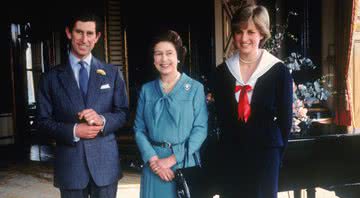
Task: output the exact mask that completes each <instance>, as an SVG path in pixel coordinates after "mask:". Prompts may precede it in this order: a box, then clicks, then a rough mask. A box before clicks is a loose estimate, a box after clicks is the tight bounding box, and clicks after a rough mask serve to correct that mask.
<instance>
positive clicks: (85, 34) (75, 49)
mask: <svg viewBox="0 0 360 198" xmlns="http://www.w3.org/2000/svg"><path fill="white" fill-rule="evenodd" d="M65 32H66V36H67V37H68V39H69V40H71V51H72V53H73V54H74V55H75V56H76V57H78V58H79V59H83V58H85V57H86V56H88V55H89V54H90V53H91V50H92V49H93V48H94V46H95V44H96V42H97V41H98V40H99V37H100V35H101V34H100V32H99V33H98V34H96V23H95V22H94V21H87V22H83V21H77V22H76V23H75V25H74V28H73V29H72V31H71V32H70V29H69V28H66V29H65Z"/></svg>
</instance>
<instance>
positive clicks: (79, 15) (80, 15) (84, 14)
mask: <svg viewBox="0 0 360 198" xmlns="http://www.w3.org/2000/svg"><path fill="white" fill-rule="evenodd" d="M77 21H82V22H89V21H93V22H95V24H96V33H98V32H102V30H103V25H102V24H103V23H102V21H101V20H100V18H99V17H98V16H97V15H96V14H94V13H92V12H89V11H76V13H74V14H72V16H71V17H70V18H69V20H68V22H67V25H66V26H67V27H68V28H69V30H70V32H71V31H72V30H73V28H74V26H75V23H76V22H77Z"/></svg>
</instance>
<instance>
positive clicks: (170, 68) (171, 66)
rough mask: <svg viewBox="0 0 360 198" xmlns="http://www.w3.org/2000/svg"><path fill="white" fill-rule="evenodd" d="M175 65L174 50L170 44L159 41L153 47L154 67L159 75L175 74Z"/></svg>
mask: <svg viewBox="0 0 360 198" xmlns="http://www.w3.org/2000/svg"><path fill="white" fill-rule="evenodd" d="M177 64H178V58H177V53H176V49H175V46H174V45H173V44H172V43H171V42H167V41H161V42H159V43H157V44H156V45H155V46H154V65H155V67H156V69H157V70H158V72H159V73H160V75H171V74H174V73H176V72H177Z"/></svg>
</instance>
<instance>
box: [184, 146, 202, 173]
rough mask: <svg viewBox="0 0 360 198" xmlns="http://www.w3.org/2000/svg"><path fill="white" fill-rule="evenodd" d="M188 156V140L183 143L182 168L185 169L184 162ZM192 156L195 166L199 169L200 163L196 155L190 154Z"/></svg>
mask: <svg viewBox="0 0 360 198" xmlns="http://www.w3.org/2000/svg"><path fill="white" fill-rule="evenodd" d="M188 155H189V140H186V141H185V156H184V160H183V166H182V167H183V168H185V162H187V161H188ZM192 156H193V157H194V160H195V164H196V165H197V166H199V167H201V163H200V160H199V159H198V157H197V155H196V154H195V153H193V154H192Z"/></svg>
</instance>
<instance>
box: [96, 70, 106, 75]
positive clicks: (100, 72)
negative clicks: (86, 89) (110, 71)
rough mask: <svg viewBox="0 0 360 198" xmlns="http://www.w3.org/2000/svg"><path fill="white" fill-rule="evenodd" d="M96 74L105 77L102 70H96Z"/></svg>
mask: <svg viewBox="0 0 360 198" xmlns="http://www.w3.org/2000/svg"><path fill="white" fill-rule="evenodd" d="M96 73H97V74H100V75H102V76H105V75H106V72H105V71H104V70H102V69H98V70H96Z"/></svg>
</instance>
